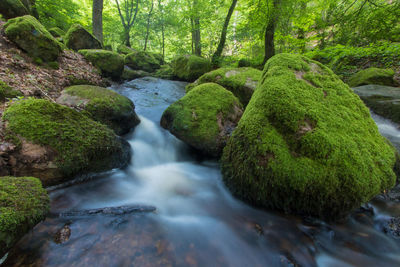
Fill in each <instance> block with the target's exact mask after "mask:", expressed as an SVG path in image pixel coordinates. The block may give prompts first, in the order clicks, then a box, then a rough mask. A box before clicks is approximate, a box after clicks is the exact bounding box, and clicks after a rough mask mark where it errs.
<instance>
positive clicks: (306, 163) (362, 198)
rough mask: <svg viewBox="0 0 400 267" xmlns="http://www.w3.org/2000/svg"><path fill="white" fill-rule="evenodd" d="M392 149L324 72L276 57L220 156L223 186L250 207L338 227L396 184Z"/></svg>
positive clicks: (298, 59)
mask: <svg viewBox="0 0 400 267" xmlns="http://www.w3.org/2000/svg"><path fill="white" fill-rule="evenodd" d="M394 165H395V151H394V148H393V147H392V146H390V145H388V143H387V142H386V139H385V138H384V137H382V136H381V135H380V134H379V132H378V129H377V126H376V124H375V123H374V121H373V120H372V118H371V117H370V114H369V111H368V109H367V108H366V107H365V105H364V104H363V103H362V101H361V100H360V98H359V97H358V96H357V95H355V94H354V93H353V92H352V91H351V89H350V88H349V87H348V86H347V85H345V84H344V83H343V82H342V81H341V80H340V79H339V78H338V77H337V76H336V75H335V74H334V73H333V72H332V71H331V70H330V69H328V68H327V67H325V66H323V65H322V64H320V63H318V62H316V61H312V60H310V59H308V58H305V57H302V56H299V55H291V54H279V55H276V56H275V57H273V58H271V59H270V60H269V61H268V62H267V64H266V65H265V68H264V72H263V76H262V80H261V81H260V84H259V86H258V88H257V90H256V91H255V93H254V95H253V97H252V99H251V100H250V102H249V104H248V106H247V108H246V111H245V113H244V114H243V117H242V119H241V120H240V122H239V125H238V127H237V128H236V130H235V131H234V133H233V135H232V137H231V139H230V140H229V141H228V144H227V146H226V147H225V149H224V153H223V157H222V172H223V176H224V181H225V183H226V185H227V186H228V187H229V188H230V189H231V190H232V192H233V193H234V194H235V195H237V196H239V197H240V198H242V199H244V200H246V201H248V202H250V203H253V204H255V205H259V206H263V207H268V208H274V209H279V210H283V211H285V212H290V213H299V214H304V215H312V216H318V217H322V218H325V219H338V218H340V217H342V216H344V215H346V214H347V213H348V212H349V211H351V210H352V209H354V208H356V207H358V206H359V205H360V204H361V203H363V202H366V201H368V200H370V199H371V198H372V197H374V196H375V195H377V194H379V193H381V192H382V191H383V190H385V189H389V188H391V187H392V186H393V185H394V183H395V179H396V177H395V174H394V172H393V167H394Z"/></svg>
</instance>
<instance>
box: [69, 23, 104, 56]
mask: <svg viewBox="0 0 400 267" xmlns="http://www.w3.org/2000/svg"><path fill="white" fill-rule="evenodd" d="M64 39H65V45H66V46H67V47H68V48H70V49H73V50H75V51H78V50H81V49H101V48H102V45H101V42H100V41H99V40H97V39H96V37H94V36H93V35H92V34H91V33H90V32H88V31H87V30H86V29H85V28H83V27H82V25H80V24H74V25H72V26H71V27H70V28H69V30H68V32H67V33H66V34H65V36H64Z"/></svg>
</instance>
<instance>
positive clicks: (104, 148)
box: [0, 99, 130, 186]
mask: <svg viewBox="0 0 400 267" xmlns="http://www.w3.org/2000/svg"><path fill="white" fill-rule="evenodd" d="M2 124H3V125H5V129H4V132H3V133H1V132H0V137H1V135H2V139H3V140H4V142H3V143H2V145H1V146H0V175H9V174H13V175H16V176H25V175H33V176H36V177H39V178H40V180H41V181H42V183H43V184H44V185H45V186H49V185H55V184H58V183H62V182H65V181H67V180H69V179H72V178H74V176H76V175H80V174H86V173H91V172H101V171H106V170H110V169H113V168H119V167H122V166H125V165H126V164H127V162H128V161H129V159H130V146H129V144H128V143H127V142H126V141H125V140H123V139H122V138H119V137H118V136H116V135H115V134H114V132H113V131H112V130H111V129H109V128H108V127H106V126H105V125H103V124H100V123H98V122H96V121H94V120H92V119H90V118H89V117H87V116H85V115H83V114H81V113H79V112H77V111H75V110H73V109H71V108H68V107H64V106H62V105H59V104H55V103H52V102H49V101H47V100H42V99H27V100H22V101H17V102H15V103H13V104H12V105H11V106H10V107H8V108H7V109H6V110H5V112H4V114H3V117H2Z"/></svg>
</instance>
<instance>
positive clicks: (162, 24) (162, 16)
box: [158, 0, 165, 60]
mask: <svg viewBox="0 0 400 267" xmlns="http://www.w3.org/2000/svg"><path fill="white" fill-rule="evenodd" d="M158 8H159V9H160V15H161V37H162V50H161V52H162V56H163V60H164V59H165V29H164V10H163V6H162V4H161V0H158Z"/></svg>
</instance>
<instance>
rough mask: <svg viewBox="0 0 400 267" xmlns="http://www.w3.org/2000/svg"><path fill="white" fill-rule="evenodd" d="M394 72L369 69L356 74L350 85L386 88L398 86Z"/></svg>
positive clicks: (352, 77)
mask: <svg viewBox="0 0 400 267" xmlns="http://www.w3.org/2000/svg"><path fill="white" fill-rule="evenodd" d="M393 77H394V71H393V70H392V69H379V68H368V69H365V70H360V71H359V72H357V73H356V74H354V75H353V76H351V77H350V79H349V81H348V84H349V86H351V87H356V86H361V85H368V84H377V85H386V86H397V85H399V84H397V83H396V81H395V80H394V79H393Z"/></svg>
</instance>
